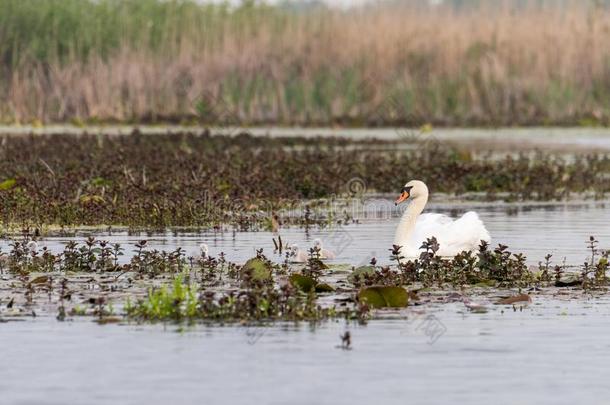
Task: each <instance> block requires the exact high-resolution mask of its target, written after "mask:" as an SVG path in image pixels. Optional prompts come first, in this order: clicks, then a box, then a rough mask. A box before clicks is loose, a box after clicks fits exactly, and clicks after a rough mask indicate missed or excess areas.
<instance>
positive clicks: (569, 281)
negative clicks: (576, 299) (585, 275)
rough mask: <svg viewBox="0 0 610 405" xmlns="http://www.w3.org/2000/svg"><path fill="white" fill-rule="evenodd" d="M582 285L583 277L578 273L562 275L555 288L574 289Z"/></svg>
mask: <svg viewBox="0 0 610 405" xmlns="http://www.w3.org/2000/svg"><path fill="white" fill-rule="evenodd" d="M581 284H582V275H580V274H578V273H565V274H562V275H561V277H560V278H559V280H557V281H555V287H572V286H575V285H581Z"/></svg>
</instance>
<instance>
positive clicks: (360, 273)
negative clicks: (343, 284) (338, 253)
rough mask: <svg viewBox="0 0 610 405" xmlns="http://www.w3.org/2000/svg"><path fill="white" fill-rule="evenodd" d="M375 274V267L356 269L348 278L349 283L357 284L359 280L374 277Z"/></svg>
mask: <svg viewBox="0 0 610 405" xmlns="http://www.w3.org/2000/svg"><path fill="white" fill-rule="evenodd" d="M373 274H375V267H373V266H360V267H358V268H356V269H354V271H352V273H351V274H350V275H349V276H347V281H349V282H350V283H352V284H353V283H355V282H356V281H357V280H358V279H359V278H364V276H365V275H373Z"/></svg>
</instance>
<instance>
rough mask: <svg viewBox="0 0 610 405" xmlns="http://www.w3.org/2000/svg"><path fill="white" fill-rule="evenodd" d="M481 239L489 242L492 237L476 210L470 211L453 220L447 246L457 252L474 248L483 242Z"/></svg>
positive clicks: (448, 230) (448, 232)
mask: <svg viewBox="0 0 610 405" xmlns="http://www.w3.org/2000/svg"><path fill="white" fill-rule="evenodd" d="M481 240H484V241H487V242H489V241H490V240H491V237H490V235H489V232H488V231H487V229H486V228H485V225H484V224H483V221H481V219H480V218H479V215H478V214H477V213H476V212H474V211H469V212H467V213H465V214H464V215H462V216H461V217H460V218H458V219H456V220H455V221H453V223H452V224H451V225H450V227H449V229H447V240H446V244H447V245H448V246H447V247H448V248H450V249H451V250H453V251H454V252H455V253H456V254H457V253H459V252H461V251H463V250H472V249H474V248H476V247H477V246H479V245H480V244H481Z"/></svg>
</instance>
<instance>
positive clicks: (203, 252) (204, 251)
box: [195, 243, 210, 260]
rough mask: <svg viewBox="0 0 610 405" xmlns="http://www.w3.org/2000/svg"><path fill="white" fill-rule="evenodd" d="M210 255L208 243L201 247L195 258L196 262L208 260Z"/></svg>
mask: <svg viewBox="0 0 610 405" xmlns="http://www.w3.org/2000/svg"><path fill="white" fill-rule="evenodd" d="M209 255H210V249H209V248H208V245H207V244H206V243H201V244H200V245H199V254H198V255H196V256H195V260H206V259H207V258H208V257H209Z"/></svg>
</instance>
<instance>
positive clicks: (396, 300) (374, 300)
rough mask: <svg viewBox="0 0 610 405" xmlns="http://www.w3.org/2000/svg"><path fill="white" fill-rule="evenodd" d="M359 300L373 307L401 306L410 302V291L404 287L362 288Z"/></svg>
mask: <svg viewBox="0 0 610 405" xmlns="http://www.w3.org/2000/svg"><path fill="white" fill-rule="evenodd" d="M358 300H359V301H360V302H363V303H366V304H368V305H369V306H371V307H373V308H388V307H390V308H401V307H406V306H407V304H408V303H409V293H407V290H405V289H404V288H402V287H388V286H373V287H366V288H362V289H360V291H359V292H358Z"/></svg>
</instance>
